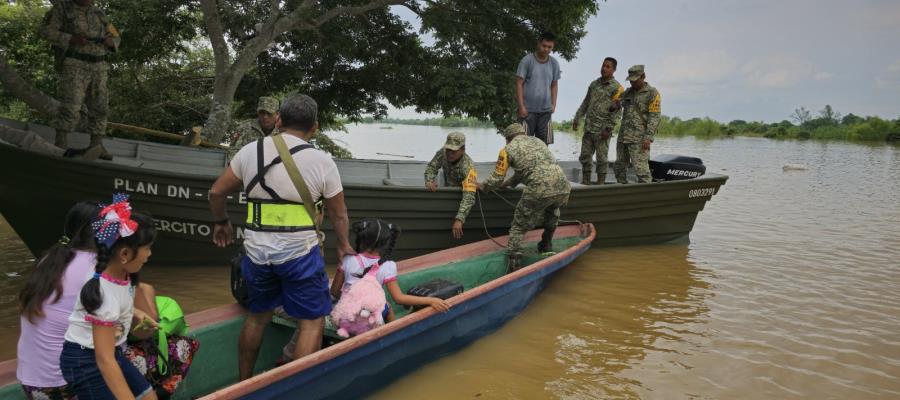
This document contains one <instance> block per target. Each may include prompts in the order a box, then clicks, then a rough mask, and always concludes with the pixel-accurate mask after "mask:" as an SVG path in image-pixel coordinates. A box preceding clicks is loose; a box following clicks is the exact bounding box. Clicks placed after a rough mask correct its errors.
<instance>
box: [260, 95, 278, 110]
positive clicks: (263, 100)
mask: <svg viewBox="0 0 900 400" xmlns="http://www.w3.org/2000/svg"><path fill="white" fill-rule="evenodd" d="M256 111H265V112H267V113H269V114H275V113H277V112H278V99H276V98H274V97H265V96H264V97H260V98H259V102H257V103H256Z"/></svg>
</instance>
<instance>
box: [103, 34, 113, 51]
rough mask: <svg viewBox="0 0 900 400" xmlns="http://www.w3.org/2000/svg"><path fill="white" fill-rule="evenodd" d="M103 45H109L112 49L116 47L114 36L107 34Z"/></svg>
mask: <svg viewBox="0 0 900 400" xmlns="http://www.w3.org/2000/svg"><path fill="white" fill-rule="evenodd" d="M103 45H104V46H106V47H109V48H110V49H114V48H116V42H114V41H113V38H112V37H109V36H107V37H106V39H103Z"/></svg>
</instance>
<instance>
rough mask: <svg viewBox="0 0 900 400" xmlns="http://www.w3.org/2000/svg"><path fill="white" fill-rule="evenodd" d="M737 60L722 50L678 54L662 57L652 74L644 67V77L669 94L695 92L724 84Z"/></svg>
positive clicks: (732, 72) (701, 91)
mask: <svg viewBox="0 0 900 400" xmlns="http://www.w3.org/2000/svg"><path fill="white" fill-rule="evenodd" d="M736 66H737V63H736V62H735V60H734V58H733V57H731V56H730V55H729V54H728V53H726V52H725V51H722V50H710V51H700V52H695V53H682V54H676V55H670V56H667V57H664V58H663V59H662V62H661V63H660V64H659V67H657V68H658V69H659V70H660V71H659V74H658V75H656V77H654V76H653V74H652V70H648V72H647V76H648V80H650V81H653V80H656V81H658V82H659V84H660V85H663V86H665V87H666V88H667V91H668V92H670V93H672V94H685V93H686V94H699V93H703V92H706V91H709V90H712V89H715V88H718V87H721V86H722V85H723V84H725V83H726V82H727V80H728V78H729V77H730V76H732V75H733V74H734V71H735V69H736Z"/></svg>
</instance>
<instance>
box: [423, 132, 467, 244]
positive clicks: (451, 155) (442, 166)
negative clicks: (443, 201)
mask: <svg viewBox="0 0 900 400" xmlns="http://www.w3.org/2000/svg"><path fill="white" fill-rule="evenodd" d="M438 170H441V171H443V172H444V184H445V185H447V186H458V187H461V188H462V194H463V197H462V200H461V201H460V202H459V210H457V211H456V217H455V218H454V219H453V237H454V238H456V239H460V238H462V236H463V224H464V223H465V222H466V217H467V216H468V215H469V211H471V210H472V205H474V204H475V190H477V187H478V186H477V185H478V173H476V172H475V164H474V163H472V159H471V158H469V155H468V154H466V135H464V134H463V133H462V132H450V134H449V135H447V141H446V142H445V143H444V147H442V148H441V149H440V150H438V151H437V153H435V154H434V157H433V158H432V159H431V161H430V162H429V163H428V166H427V167H425V188H426V189H427V190H428V191H430V192H433V191H435V190H437V186H438V185H437V174H438Z"/></svg>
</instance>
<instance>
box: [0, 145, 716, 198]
mask: <svg viewBox="0 0 900 400" xmlns="http://www.w3.org/2000/svg"><path fill="white" fill-rule="evenodd" d="M120 140H127V139H120ZM140 143H142V142H140ZM154 144H159V143H154ZM4 146H5V147H8V148H10V149H12V151H18V152H22V153H27V154H30V155H35V156H39V157H42V158H46V159H50V160H51V161H56V162H62V163H63V165H64V164H65V163H73V164H76V165H84V166H95V167H97V168H100V169H104V170H115V171H123V172H128V173H133V174H139V175H152V176H155V177H160V178H171V179H189V180H210V181H214V180H215V179H216V178H218V176H216V175H207V174H190V173H183V172H175V171H165V170H160V169H155V168H142V167H139V166H132V165H125V164H118V163H115V162H98V161H87V160H82V159H77V158H61V157H56V156H52V155H49V154H43V153H39V152H34V151H28V150H25V149H22V148H19V147H17V146H14V145H11V144H6V143H0V148H2V147H4ZM170 146H174V145H170ZM346 160H348V161H353V162H366V163H382V164H383V163H386V162H390V163H394V162H395V161H394V160H375V159H356V158H351V159H346ZM136 161H138V162H139V161H140V160H136ZM402 162H403V163H408V164H422V165H425V162H424V161H402ZM563 162H569V161H568V160H565V161H563ZM485 163H486V164H490V163H489V162H485ZM222 168H223V170H224V168H227V165H226V166H222ZM378 178H379V177H376V176H372V179H378ZM381 179H384V177H381ZM727 180H728V175H722V174H717V173H707V174H704V175H702V176H699V177H696V178H693V179H683V180H675V181H661V182H650V183H638V182H632V183H629V184H628V185H616V184H604V185H589V186H587V185H573V186H572V190H573V191H579V192H582V191H598V190H615V189H617V190H622V189H638V188H649V187H659V186H661V185H666V186H662V187H663V188H665V187H667V186H672V185H683V184H691V183H693V182H702V181H722V182H721V183H719V186H722V185H724V184H725V182H726V181H727ZM342 186H343V187H344V189H366V190H373V189H374V190H388V191H409V190H415V191H422V192H424V188H423V187H421V186H418V185H384V184H375V183H369V184H367V183H354V182H346V183H344V182H342ZM437 191H439V192H453V193H458V192H459V188H458V187H447V186H441V187H438V188H437ZM503 191H506V192H521V191H522V190H521V189H503Z"/></svg>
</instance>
